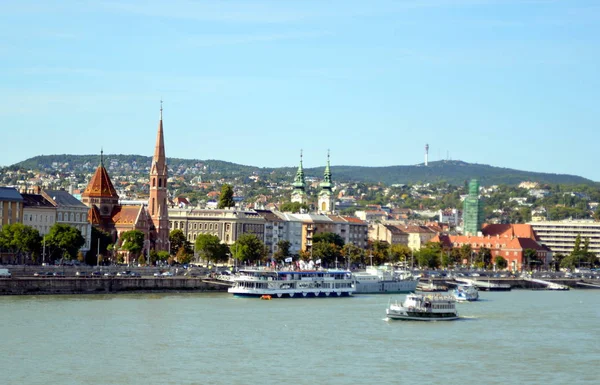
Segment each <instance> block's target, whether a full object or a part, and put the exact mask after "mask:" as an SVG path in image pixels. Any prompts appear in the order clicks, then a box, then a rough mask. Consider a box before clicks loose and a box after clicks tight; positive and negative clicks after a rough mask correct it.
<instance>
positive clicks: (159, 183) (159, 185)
mask: <svg viewBox="0 0 600 385" xmlns="http://www.w3.org/2000/svg"><path fill="white" fill-rule="evenodd" d="M158 187H162V179H160V178H158Z"/></svg>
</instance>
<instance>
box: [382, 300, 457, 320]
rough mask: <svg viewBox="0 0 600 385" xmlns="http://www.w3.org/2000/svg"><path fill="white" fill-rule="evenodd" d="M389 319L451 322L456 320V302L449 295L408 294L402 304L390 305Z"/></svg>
mask: <svg viewBox="0 0 600 385" xmlns="http://www.w3.org/2000/svg"><path fill="white" fill-rule="evenodd" d="M386 314H387V317H388V318H389V319H394V320H405V321H452V320H455V319H458V318H459V317H458V312H457V311H456V301H455V300H454V298H453V297H452V296H450V295H443V294H408V295H407V296H406V299H405V300H404V302H402V303H398V302H396V303H390V304H389V305H388V308H387V309H386Z"/></svg>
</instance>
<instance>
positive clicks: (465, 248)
mask: <svg viewBox="0 0 600 385" xmlns="http://www.w3.org/2000/svg"><path fill="white" fill-rule="evenodd" d="M472 254H473V249H472V248H471V245H470V244H464V245H462V246H461V247H460V259H461V261H460V263H461V265H462V264H463V263H464V261H465V260H466V261H467V264H470V263H471V262H472Z"/></svg>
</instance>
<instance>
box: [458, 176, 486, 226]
mask: <svg viewBox="0 0 600 385" xmlns="http://www.w3.org/2000/svg"><path fill="white" fill-rule="evenodd" d="M482 225H483V202H482V201H481V199H479V182H478V181H477V179H472V180H471V181H470V182H469V195H468V196H467V197H466V198H465V200H464V202H463V234H465V235H477V232H478V231H480V230H481V226H482Z"/></svg>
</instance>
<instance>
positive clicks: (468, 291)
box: [452, 284, 479, 302]
mask: <svg viewBox="0 0 600 385" xmlns="http://www.w3.org/2000/svg"><path fill="white" fill-rule="evenodd" d="M452 295H453V296H454V298H455V299H456V300H457V301H458V302H465V301H477V300H478V299H479V290H477V287H475V286H474V285H471V284H460V285H458V286H457V287H456V289H454V290H452Z"/></svg>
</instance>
